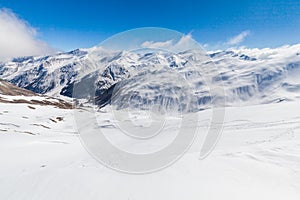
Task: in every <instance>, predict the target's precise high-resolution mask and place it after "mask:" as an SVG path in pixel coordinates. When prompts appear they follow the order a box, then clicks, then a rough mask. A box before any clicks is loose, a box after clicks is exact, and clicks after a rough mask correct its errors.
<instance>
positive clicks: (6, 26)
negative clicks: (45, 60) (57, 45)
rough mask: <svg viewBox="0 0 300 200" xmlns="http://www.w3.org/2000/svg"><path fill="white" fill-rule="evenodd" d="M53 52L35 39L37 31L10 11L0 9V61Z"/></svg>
mask: <svg viewBox="0 0 300 200" xmlns="http://www.w3.org/2000/svg"><path fill="white" fill-rule="evenodd" d="M53 52H55V51H54V49H52V48H51V47H50V46H49V45H47V44H46V43H45V42H43V41H41V40H39V39H37V31H36V29H35V28H33V27H32V26H30V25H29V23H28V22H26V21H24V20H23V19H21V18H19V17H18V16H17V15H16V14H15V13H13V12H12V11H11V10H9V9H6V8H2V9H0V60H2V61H3V60H6V59H9V58H12V57H19V56H29V55H43V54H49V53H53Z"/></svg>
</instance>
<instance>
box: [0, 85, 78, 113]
mask: <svg viewBox="0 0 300 200" xmlns="http://www.w3.org/2000/svg"><path fill="white" fill-rule="evenodd" d="M0 94H2V95H5V96H20V99H7V98H5V97H1V96H0V103H26V104H32V105H42V106H49V105H50V106H54V107H57V108H62V109H72V108H73V105H72V104H71V103H69V102H66V101H64V100H62V99H58V98H52V97H48V96H45V95H40V94H36V93H34V92H32V91H30V90H26V89H23V88H20V87H17V86H15V85H13V84H11V83H9V82H7V81H4V80H1V79H0ZM22 96H25V97H34V96H38V97H41V100H36V99H32V100H26V99H22ZM28 107H29V108H31V109H35V108H34V107H32V106H28Z"/></svg>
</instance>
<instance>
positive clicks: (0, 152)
mask: <svg viewBox="0 0 300 200" xmlns="http://www.w3.org/2000/svg"><path fill="white" fill-rule="evenodd" d="M299 103H300V102H299V101H294V102H281V103H278V104H268V105H257V106H248V107H228V108H226V120H225V123H224V132H223V135H222V137H221V139H220V141H219V143H218V144H217V146H216V148H215V150H214V151H213V152H212V153H211V154H210V156H208V157H207V158H206V159H204V160H198V157H199V149H200V146H199V142H197V141H198V140H196V141H195V143H194V145H193V146H192V148H191V149H190V150H189V152H188V153H187V154H185V155H184V156H183V157H182V158H181V159H180V160H179V161H178V162H176V163H175V164H173V165H172V166H170V167H168V168H166V169H164V170H162V171H158V172H156V173H152V174H146V175H129V174H122V173H119V172H116V171H114V170H111V169H109V168H106V167H104V166H102V165H101V164H100V163H98V162H97V161H96V160H94V159H93V158H92V157H91V156H90V155H89V154H88V153H87V152H86V150H85V149H84V148H83V146H82V145H81V142H80V139H79V136H78V134H76V124H75V123H74V118H73V111H72V110H64V109H58V108H54V107H51V106H39V105H34V107H35V109H31V108H29V107H28V105H27V104H4V103H0V158H1V166H0V199H5V200H20V199H22V200H53V199H57V200H67V199H72V200H77V199H78V200H82V199H86V200H89V199H113V200H118V199H130V200H137V199H143V200H148V199H149V200H152V199H156V200H165V199H189V200H193V199H195V200H198V199H206V200H207V199H210V200H219V199H226V200H227V199H230V200H235V199H244V200H248V199H249V200H254V199H266V200H277V199H278V200H282V199H288V200H298V199H299V198H300V125H299V123H300V114H299V112H298V109H297V108H298V107H299ZM209 112H210V110H205V111H202V112H199V114H200V115H201V116H203V117H204V118H205V116H209ZM98 115H99V119H100V121H99V123H100V125H102V126H101V128H102V129H103V130H107V131H110V132H114V131H117V128H115V127H113V126H112V125H111V124H110V122H111V121H113V120H112V119H110V118H109V116H110V113H105V112H104V113H98ZM207 125H208V124H207V123H206V122H205V121H204V122H203V123H202V124H201V126H200V134H201V133H203V131H205V130H206V129H207ZM198 137H199V138H201V135H198ZM124 145H125V146H126V144H124Z"/></svg>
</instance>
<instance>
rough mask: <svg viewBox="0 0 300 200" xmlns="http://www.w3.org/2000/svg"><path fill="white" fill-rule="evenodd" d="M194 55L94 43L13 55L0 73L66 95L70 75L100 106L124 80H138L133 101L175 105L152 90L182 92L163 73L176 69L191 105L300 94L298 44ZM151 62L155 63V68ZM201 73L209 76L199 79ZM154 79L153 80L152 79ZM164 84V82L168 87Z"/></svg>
mask: <svg viewBox="0 0 300 200" xmlns="http://www.w3.org/2000/svg"><path fill="white" fill-rule="evenodd" d="M198 55H199V52H198V51H195V50H191V51H186V52H181V53H179V54H172V53H168V52H146V53H141V52H126V51H120V52H116V51H109V50H105V49H103V48H101V47H97V48H96V47H95V48H91V49H78V50H75V51H71V52H68V53H60V54H57V55H53V56H46V57H27V58H18V59H13V60H12V61H11V62H8V63H2V64H0V78H3V79H5V80H7V81H9V82H11V83H13V84H15V85H17V86H19V87H22V88H26V89H28V90H31V91H34V92H36V93H40V94H48V95H52V96H61V95H63V96H69V97H71V96H72V93H73V87H74V81H75V80H77V81H79V82H80V81H88V82H90V84H92V85H91V86H93V87H95V88H96V91H89V93H88V94H89V95H91V96H93V93H94V92H96V96H97V100H98V101H99V102H100V105H106V104H107V103H109V101H110V100H111V99H110V97H109V96H107V95H105V94H109V93H112V91H113V90H115V89H116V88H119V90H120V87H119V86H120V85H122V86H124V85H125V83H126V86H129V85H130V84H132V85H135V84H136V83H138V85H139V84H141V85H139V91H140V95H137V97H136V99H135V100H138V101H144V100H145V98H147V99H149V95H150V96H151V98H150V99H152V100H153V101H150V103H152V104H153V103H158V102H162V103H163V102H164V103H163V104H164V105H171V104H172V103H171V102H173V103H174V102H175V104H176V101H178V99H176V98H175V97H174V95H173V96H172V95H171V96H170V95H169V96H167V97H166V98H164V97H159V96H157V95H154V93H156V92H155V89H156V90H157V91H165V94H166V91H167V90H170V89H171V88H173V89H174V88H178V90H177V91H175V93H176V92H177V93H178V92H180V91H182V89H183V87H181V86H179V85H178V81H177V80H178V79H176V78H175V77H173V79H172V78H170V77H168V74H171V73H172V72H175V74H176V73H177V74H180V75H181V76H182V77H183V78H184V79H186V80H187V81H188V82H190V83H191V84H192V87H193V89H192V91H191V92H192V94H191V95H192V96H193V97H195V99H194V100H193V104H195V106H196V107H199V106H200V107H202V106H204V107H206V106H208V105H209V104H211V102H212V101H214V99H218V98H219V99H220V98H223V99H224V100H225V101H226V105H243V104H261V103H271V102H281V101H285V100H286V101H289V100H295V99H298V98H300V94H299V92H300V82H299V81H298V80H297V78H296V77H297V75H300V72H299V71H300V56H299V55H300V45H299V44H298V45H293V46H284V47H280V48H277V49H230V50H227V51H217V52H209V54H208V56H207V57H205V58H204V59H202V58H200V59H198V60H197V56H198ZM208 58H210V59H208ZM211 61H213V63H212V62H211ZM195 63H196V65H197V66H195ZM213 65H214V66H215V67H212V66H213ZM157 66H161V70H159V68H158V67H157ZM96 69H97V70H96ZM216 69H217V70H216ZM95 70H96V71H95ZM172 70H173V71H172ZM151 73H152V74H153V73H154V75H152V78H151V80H150V79H149V77H148V75H150V76H151ZM157 77H160V78H157ZM206 77H209V79H206V80H205V78H206ZM155 78H157V81H154V79H155ZM146 79H147V80H146ZM145 80H146V81H145ZM148 81H149V82H148ZM207 81H208V82H209V85H210V86H216V87H221V86H222V85H223V86H222V87H224V90H225V96H223V95H220V96H218V94H210V93H209V87H208V85H207V84H208V83H207ZM154 82H155V83H154ZM164 83H169V87H167V86H166V84H164ZM115 86H118V87H116V88H115ZM128 88H129V87H128ZM163 88H165V89H163ZM119 90H118V91H119ZM141 90H143V91H142V92H141ZM115 91H117V90H115ZM145 91H148V92H145ZM132 92H133V91H125V90H123V89H121V90H120V92H119V93H118V94H120V95H121V96H119V99H124V98H123V97H125V96H128V95H129V96H130V95H132ZM129 93H130V94H129ZM122 94H123V95H122ZM177 95H178V94H177ZM122 96H123V97H122ZM146 96H147V97H146ZM179 96H180V95H179ZM178 98H179V99H180V97H178ZM119 102H120V101H119ZM122 102H124V101H122ZM168 102H169V103H168ZM180 102H182V101H181V100H180ZM137 103H138V102H137ZM119 106H120V107H123V106H128V105H119ZM180 106H184V105H180Z"/></svg>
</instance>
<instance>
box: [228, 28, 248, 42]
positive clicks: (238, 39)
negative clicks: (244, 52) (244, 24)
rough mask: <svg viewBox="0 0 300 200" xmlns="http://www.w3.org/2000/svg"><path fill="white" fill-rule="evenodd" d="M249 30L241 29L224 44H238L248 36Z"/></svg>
mask: <svg viewBox="0 0 300 200" xmlns="http://www.w3.org/2000/svg"><path fill="white" fill-rule="evenodd" d="M250 34H251V32H250V31H249V30H246V31H243V32H241V33H240V34H238V35H236V36H234V37H232V38H230V39H229V40H228V41H227V42H226V44H227V45H238V44H240V43H241V42H243V41H244V40H245V38H246V37H247V36H249V35H250Z"/></svg>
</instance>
